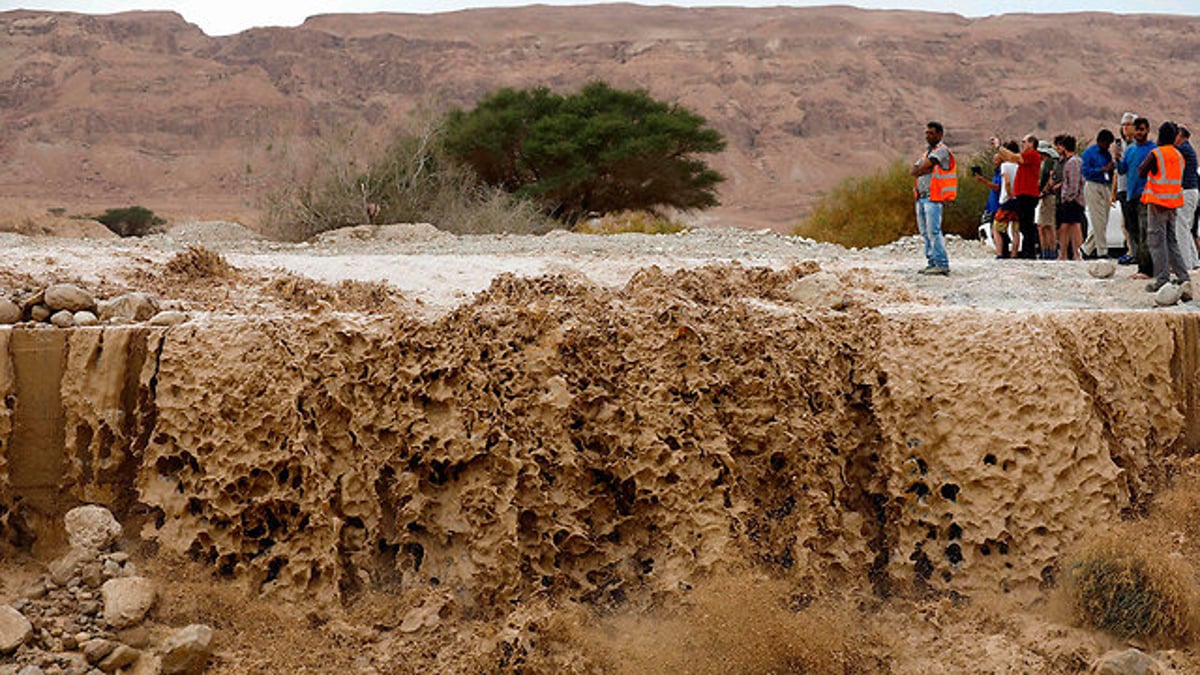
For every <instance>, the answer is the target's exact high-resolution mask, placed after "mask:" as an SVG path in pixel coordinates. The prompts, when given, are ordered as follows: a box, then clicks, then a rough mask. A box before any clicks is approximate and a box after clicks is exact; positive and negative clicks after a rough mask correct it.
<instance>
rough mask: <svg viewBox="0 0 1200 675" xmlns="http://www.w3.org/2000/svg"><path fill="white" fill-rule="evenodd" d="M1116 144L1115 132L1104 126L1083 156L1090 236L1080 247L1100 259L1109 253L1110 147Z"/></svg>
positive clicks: (1082, 168) (1111, 158)
mask: <svg viewBox="0 0 1200 675" xmlns="http://www.w3.org/2000/svg"><path fill="white" fill-rule="evenodd" d="M1112 144H1113V133H1112V132H1111V131H1109V130H1108V129H1101V130H1100V133H1098V134H1096V142H1095V143H1093V144H1091V145H1089V146H1088V147H1087V149H1086V150H1084V151H1083V154H1082V155H1081V156H1080V159H1082V160H1083V163H1082V165H1081V167H1080V168H1081V170H1082V171H1083V180H1084V181H1085V182H1084V184H1083V199H1084V201H1085V202H1086V203H1087V210H1088V211H1090V212H1091V217H1090V220H1091V222H1090V223H1088V235H1087V239H1085V240H1084V242H1083V246H1082V247H1081V248H1080V250H1081V251H1082V252H1083V254H1084V255H1088V256H1091V255H1094V256H1096V257H1097V258H1104V257H1106V256H1108V238H1107V235H1108V212H1109V209H1110V206H1111V205H1112V197H1111V194H1112V171H1113V168H1114V167H1115V164H1114V163H1113V157H1112V153H1111V152H1110V151H1109V148H1111V147H1112Z"/></svg>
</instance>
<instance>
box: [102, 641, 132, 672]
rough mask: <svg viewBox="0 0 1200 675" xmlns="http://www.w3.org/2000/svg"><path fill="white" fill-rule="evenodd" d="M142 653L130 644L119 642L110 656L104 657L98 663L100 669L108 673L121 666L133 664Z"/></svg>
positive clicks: (125, 666)
mask: <svg viewBox="0 0 1200 675" xmlns="http://www.w3.org/2000/svg"><path fill="white" fill-rule="evenodd" d="M141 655H142V653H141V652H140V651H138V650H136V649H134V648H133V647H130V646H129V645H123V644H118V645H117V646H116V648H115V649H113V650H112V653H110V654H109V655H108V656H106V657H104V659H102V660H101V661H100V663H98V664H97V667H98V668H99V669H100V670H103V671H104V672H106V673H111V672H114V671H116V670H118V669H120V668H127V667H129V666H132V665H133V664H134V662H135V661H137V660H138V657H140V656H141Z"/></svg>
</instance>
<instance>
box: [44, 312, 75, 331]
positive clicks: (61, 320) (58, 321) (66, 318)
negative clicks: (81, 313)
mask: <svg viewBox="0 0 1200 675" xmlns="http://www.w3.org/2000/svg"><path fill="white" fill-rule="evenodd" d="M50 323H52V324H54V325H55V326H58V327H59V328H70V327H72V326H74V325H75V315H74V314H72V313H71V312H68V311H67V310H65V309H60V310H59V311H57V312H55V313H54V314H53V315H51V317H50Z"/></svg>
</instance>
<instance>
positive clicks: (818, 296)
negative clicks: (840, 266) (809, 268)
mask: <svg viewBox="0 0 1200 675" xmlns="http://www.w3.org/2000/svg"><path fill="white" fill-rule="evenodd" d="M787 294H788V297H790V298H791V299H792V300H794V301H795V302H798V303H800V304H802V305H808V306H809V307H817V308H820V309H841V308H842V307H845V306H846V287H845V286H844V285H843V284H842V281H841V279H838V278H837V277H836V276H834V275H833V274H831V273H829V272H815V273H813V274H809V275H807V276H804V277H801V278H799V279H797V280H795V281H793V282H792V283H790V284H788V287H787Z"/></svg>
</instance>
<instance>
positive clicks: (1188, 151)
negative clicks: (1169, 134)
mask: <svg viewBox="0 0 1200 675" xmlns="http://www.w3.org/2000/svg"><path fill="white" fill-rule="evenodd" d="M1191 137H1192V132H1190V131H1188V128H1187V127H1179V133H1178V134H1177V135H1176V136H1175V149H1176V150H1178V151H1179V154H1181V155H1183V206H1181V207H1179V208H1178V209H1175V238H1176V240H1177V241H1179V252H1180V253H1181V254H1182V255H1183V264H1184V265H1186V266H1187V268H1188V269H1189V270H1190V269H1195V267H1196V266H1197V265H1198V264H1200V256H1197V253H1196V240H1195V239H1193V238H1192V218H1193V216H1194V215H1195V213H1196V202H1197V199H1198V198H1200V176H1197V175H1196V150H1195V149H1194V148H1192V142H1191V140H1190V139H1191Z"/></svg>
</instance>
